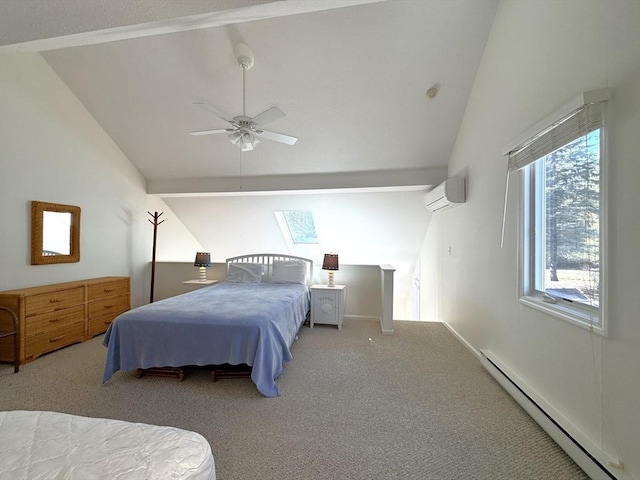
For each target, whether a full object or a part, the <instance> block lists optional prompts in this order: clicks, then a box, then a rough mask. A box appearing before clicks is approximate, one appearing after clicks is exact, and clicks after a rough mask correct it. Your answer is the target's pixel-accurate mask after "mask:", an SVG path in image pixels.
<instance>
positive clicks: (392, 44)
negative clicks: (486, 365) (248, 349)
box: [0, 0, 497, 270]
mask: <svg viewBox="0 0 640 480" xmlns="http://www.w3.org/2000/svg"><path fill="white" fill-rule="evenodd" d="M496 7H497V0H455V1H450V0H387V1H379V0H323V1H319V0H308V1H305V0H284V1H270V0H219V1H212V0H192V1H190V2H176V1H173V0H138V1H131V0H111V1H110V2H103V1H100V0H34V1H30V2H16V1H4V0H3V1H1V2H0V10H1V12H0V13H1V15H0V51H2V50H25V51H39V52H41V53H42V55H43V57H44V58H45V59H46V61H47V62H48V63H49V64H50V65H51V67H52V68H53V69H54V70H55V72H56V73H57V74H58V76H59V77H60V78H61V79H62V80H63V81H64V82H65V83H66V84H67V86H68V87H69V88H70V89H71V90H72V91H73V93H74V94H75V95H76V96H77V98H78V99H79V100H80V101H81V102H82V103H83V104H84V106H85V107H86V108H87V110H88V111H89V112H90V113H91V115H93V117H94V118H95V119H96V120H97V121H98V123H99V124H100V125H101V126H102V128H103V129H104V130H105V131H106V132H107V134H108V135H109V136H110V137H111V138H112V139H113V140H114V141H115V143H116V144H117V145H118V146H119V147H120V149H121V150H122V151H123V152H124V153H125V154H126V155H127V157H128V158H129V159H130V161H131V162H132V163H133V164H134V165H135V166H136V167H137V169H138V170H139V171H140V172H141V174H142V175H143V176H144V177H145V178H146V180H147V186H148V192H149V193H151V194H156V195H160V196H163V197H166V201H167V204H168V205H169V206H170V207H171V208H172V209H173V210H174V211H176V214H177V215H178V216H179V217H180V218H181V220H182V221H183V222H184V223H185V225H186V227H187V228H188V229H189V230H190V231H191V232H192V233H193V234H194V236H195V237H196V238H197V239H198V240H199V241H200V242H201V243H202V244H203V246H207V244H209V243H215V242H213V241H212V239H211V237H210V235H211V232H210V231H208V230H207V231H203V230H202V228H201V227H199V224H198V221H197V218H202V217H203V216H205V217H206V216H207V212H211V211H212V209H214V210H215V209H217V210H220V208H221V206H220V205H221V203H219V202H222V201H223V200H220V199H219V200H218V203H216V200H212V198H216V197H215V196H216V195H219V194H221V193H223V194H226V195H229V194H232V193H234V192H235V193H247V192H265V191H270V192H272V193H275V192H278V193H284V192H285V191H287V192H290V191H300V190H306V191H308V190H311V191H317V190H325V191H327V190H330V191H335V189H345V188H356V189H363V188H367V190H366V191H367V192H371V189H372V188H373V189H376V188H379V187H393V188H394V189H395V190H398V189H400V190H406V191H409V192H413V193H412V194H409V195H406V193H407V192H406V191H405V192H404V193H402V192H397V193H398V194H399V195H400V194H401V193H402V195H401V196H402V198H403V201H405V202H416V200H415V198H417V197H416V195H417V194H416V193H415V192H423V191H424V190H426V189H427V188H429V186H432V185H434V184H437V183H439V182H441V181H442V180H443V179H444V178H445V177H446V172H447V169H446V167H447V162H448V158H449V156H450V154H451V150H452V148H453V145H454V142H455V138H456V134H457V131H458V127H459V125H460V122H461V120H462V116H463V113H464V109H465V106H466V102H467V99H468V97H469V94H470V91H471V88H472V85H473V80H474V78H475V73H476V70H477V68H478V65H479V63H480V60H481V57H482V53H483V50H484V45H485V42H486V39H487V36H488V33H489V30H490V28H491V24H492V21H493V16H494V14H495V10H496ZM238 42H244V43H246V44H248V45H249V47H250V48H251V50H252V51H253V54H254V56H255V64H254V66H253V67H252V68H251V69H250V70H248V71H247V72H246V113H247V115H249V116H254V115H256V114H258V113H260V112H262V111H264V110H266V109H268V108H270V107H272V106H277V107H278V108H279V109H280V110H282V111H283V112H284V113H285V114H286V116H285V117H284V118H282V119H279V120H277V121H274V122H273V123H271V124H269V125H268V129H269V130H273V131H276V132H280V133H285V134H288V135H292V136H295V137H297V138H298V142H297V143H296V144H295V145H293V146H289V145H284V144H280V143H276V142H272V141H269V140H266V139H264V140H262V141H261V142H260V143H259V144H258V145H257V146H256V148H255V150H254V151H251V152H241V151H240V150H239V149H238V147H236V146H235V145H233V144H231V143H230V142H229V140H228V139H227V136H226V135H225V134H217V135H209V136H199V137H198V136H192V135H189V134H188V132H191V131H197V130H208V129H218V128H225V127H228V124H227V123H226V122H224V121H223V120H221V119H219V118H218V117H216V116H215V115H213V114H212V113H210V112H208V111H206V110H204V109H202V108H198V107H197V106H194V105H193V103H194V102H199V101H204V102H207V103H209V104H211V105H213V106H214V107H215V108H217V109H219V110H221V111H222V112H225V113H226V114H227V115H228V116H229V117H232V116H235V115H239V114H241V113H242V108H243V96H242V70H241V68H240V66H239V65H238V62H237V59H236V57H235V55H234V46H235V45H236V44H237V43H238ZM431 87H436V88H437V94H436V95H435V96H434V97H433V98H429V96H427V95H426V92H427V90H428V89H430V88H431ZM387 190H388V188H387ZM357 191H363V190H355V192H357ZM349 192H351V193H353V192H354V190H349ZM391 193H392V192H389V191H387V192H386V193H385V194H386V195H387V196H386V197H385V196H378V197H375V196H370V195H367V196H366V197H362V198H363V201H362V202H361V203H362V204H361V208H367V209H368V210H369V211H370V212H371V214H372V215H374V214H375V215H376V220H375V221H376V222H377V224H378V227H377V228H379V229H389V228H393V229H398V227H400V231H398V232H397V233H396V234H395V235H391V234H385V235H381V236H380V237H381V239H382V240H380V242H381V243H380V244H378V243H376V242H377V240H376V239H375V238H372V237H371V236H369V237H367V238H360V239H358V241H356V242H355V243H356V244H357V243H358V242H360V244H361V245H362V242H365V241H366V242H374V246H373V247H372V250H373V251H377V252H378V253H379V255H378V258H375V259H374V258H371V259H370V262H369V263H396V264H404V263H406V264H407V265H410V264H412V262H415V260H416V257H417V254H418V251H413V252H402V253H400V252H398V250H402V249H397V248H396V247H397V245H396V246H394V247H392V246H390V245H388V244H389V243H393V242H398V243H400V244H402V243H405V244H406V242H407V240H408V244H410V245H412V247H411V248H412V249H415V248H416V247H415V245H417V248H418V249H419V245H420V243H421V241H422V238H423V237H424V232H425V231H426V225H427V224H428V219H427V215H428V212H426V210H421V211H422V212H424V220H421V221H419V222H418V223H419V224H420V225H419V228H415V226H413V225H409V223H411V222H407V225H406V231H405V232H402V223H401V222H400V223H399V219H401V218H404V217H403V215H398V214H397V213H398V212H397V211H396V213H395V214H394V211H392V210H390V209H386V208H380V207H381V206H382V203H381V202H386V201H387V200H385V199H389V198H391V197H389V196H388V195H390V194H391ZM420 195H422V193H420ZM202 196H207V198H206V199H205V200H203V201H202V202H196V201H194V197H195V198H198V197H202ZM257 198H260V197H257ZM327 198H329V197H327ZM342 198H343V199H345V201H346V197H342ZM365 198H366V200H365ZM398 198H400V197H398ZM230 201H231V200H229V199H228V198H227V200H224V202H226V203H227V205H228V202H230ZM236 201H239V200H236ZM244 201H246V200H244ZM260 203H261V202H260V200H257V201H256V202H255V205H254V207H255V208H258V205H260ZM293 203H294V204H295V202H293ZM302 203H303V204H304V202H302ZM356 203H358V202H356ZM262 204H264V202H262ZM289 204H291V202H289ZM313 205H314V208H315V209H316V214H319V215H320V216H321V217H323V218H326V217H327V213H329V212H330V213H331V215H334V216H340V215H341V212H342V210H341V208H340V205H339V204H336V202H331V201H315V202H313ZM394 205H395V203H394ZM276 206H277V205H276ZM396 207H397V208H398V209H403V206H402V204H397V205H396ZM414 208H415V206H413V205H412V206H411V207H407V208H404V210H405V211H406V212H408V211H412V212H413V211H414ZM420 208H422V206H421V205H420ZM199 209H202V210H199ZM323 209H324V210H325V211H323ZM254 210H255V209H254ZM194 212H195V213H194ZM382 212H384V214H383V213H382ZM181 215H182V217H181ZM394 217H395V218H394ZM221 221H222V220H221ZM238 221H241V220H240V219H238ZM226 222H227V227H228V228H231V229H232V230H234V231H235V230H236V229H235V227H233V228H232V227H231V225H229V222H232V220H230V219H227V220H226ZM338 223H343V224H348V223H349V222H345V221H343V220H340V221H339V222H338ZM387 223H388V224H387ZM273 225H274V228H273V231H272V232H271V233H272V234H274V235H279V232H278V230H277V228H276V227H275V220H274V224H273ZM318 233H319V235H320V236H322V235H323V232H318ZM263 234H269V232H263ZM407 235H412V238H409V239H408V238H407ZM324 236H325V237H329V235H328V234H327V232H324ZM420 236H422V237H420ZM216 242H218V243H217V244H215V245H212V246H213V247H214V248H213V249H217V250H218V251H219V250H220V248H221V243H227V244H229V246H228V247H222V248H223V250H224V251H225V252H230V251H232V250H233V249H232V248H231V245H232V244H233V239H232V238H227V239H224V234H223V233H222V232H220V231H217V234H216ZM382 242H384V243H382ZM330 243H335V242H330ZM369 245H371V244H370V243H369ZM274 247H275V245H274ZM247 248H249V247H248V246H247ZM256 249H259V248H257V247H256ZM355 252H357V247H356V250H355V251H354V255H353V256H352V258H353V259H354V260H355V259H356V257H358V258H357V259H358V261H361V262H362V261H366V259H363V258H360V257H361V256H357V255H355ZM390 252H395V253H394V254H391V253H390ZM239 253H247V252H245V251H242V252H236V251H233V252H232V254H239ZM381 258H382V260H380V259H381ZM407 269H409V267H407V268H405V270H407Z"/></svg>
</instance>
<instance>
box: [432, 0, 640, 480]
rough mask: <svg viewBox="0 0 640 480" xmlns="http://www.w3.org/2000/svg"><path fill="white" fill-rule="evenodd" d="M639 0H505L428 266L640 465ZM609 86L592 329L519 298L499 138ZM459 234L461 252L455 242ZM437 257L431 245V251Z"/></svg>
mask: <svg viewBox="0 0 640 480" xmlns="http://www.w3.org/2000/svg"><path fill="white" fill-rule="evenodd" d="M639 25H640V2H638V1H636V0H633V1H625V0H618V1H607V0H575V1H574V0H562V1H553V2H552V1H535V0H520V1H503V2H501V3H500V6H499V8H498V12H497V16H496V20H495V23H494V25H493V28H492V31H491V35H490V38H489V41H488V43H487V47H486V50H485V54H484V58H483V60H482V63H481V66H480V69H479V71H478V75H477V78H476V81H475V84H474V88H473V92H472V95H471V98H470V101H469V103H468V106H467V110H466V114H465V118H464V122H463V124H462V126H461V128H460V131H459V134H458V138H457V141H456V145H455V148H454V152H453V154H452V158H451V161H450V165H449V175H450V176H451V175H453V174H457V173H460V172H463V173H464V174H465V175H466V176H467V179H468V191H467V194H468V201H467V203H466V204H465V205H463V206H461V207H459V208H457V209H454V210H451V211H450V212H444V213H443V214H442V217H440V218H439V221H438V222H432V224H431V227H430V229H434V230H436V231H430V232H429V234H428V235H427V238H425V243H424V246H423V251H422V257H423V267H424V268H425V269H427V270H428V271H424V270H423V272H422V278H423V279H424V278H425V277H426V276H427V275H429V274H432V275H433V274H434V272H433V270H430V269H431V268H433V264H432V263H433V260H434V257H435V262H436V263H437V264H438V266H439V268H440V274H439V279H438V285H437V291H438V292H439V295H440V297H439V300H438V299H434V298H432V297H431V296H430V295H429V293H433V292H428V291H425V292H424V296H423V298H422V303H423V305H430V304H433V302H436V303H437V302H438V301H439V302H440V308H439V313H438V314H439V316H440V317H441V318H442V319H443V320H444V321H445V322H447V323H448V324H449V325H450V326H451V327H452V328H453V329H454V330H455V331H456V332H457V333H459V335H460V336H461V337H462V338H463V339H464V340H465V341H466V342H468V343H469V344H470V345H471V346H472V347H473V348H475V349H480V348H486V349H490V350H491V351H492V352H493V353H494V354H495V355H496V356H497V357H498V358H500V359H501V360H502V361H503V362H504V363H505V364H506V365H508V366H509V367H510V368H511V369H512V370H513V371H514V372H515V373H516V374H517V375H518V376H519V377H520V378H522V379H523V380H524V381H525V382H526V383H527V384H528V385H529V386H531V387H532V388H533V389H535V391H536V392H537V393H538V394H539V395H540V396H541V397H542V398H543V399H544V400H545V401H546V402H548V403H549V404H550V405H551V406H552V408H554V409H556V410H557V411H558V412H559V413H560V414H561V415H562V416H564V417H565V418H566V419H567V421H568V422H570V424H572V425H570V426H571V428H572V429H577V430H578V431H580V432H582V433H583V434H584V435H586V436H587V437H588V438H589V439H590V440H591V441H592V442H593V445H594V448H595V450H596V452H593V453H595V454H596V455H599V458H600V459H603V458H604V459H605V460H606V456H602V455H601V454H600V452H599V451H600V450H602V451H604V452H607V454H608V455H610V457H611V458H613V459H614V460H616V459H620V460H621V461H622V462H624V464H625V469H624V470H616V476H618V478H621V479H622V478H625V479H626V478H635V479H638V478H640V450H639V447H638V445H639V443H638V442H639V441H640V318H639V312H640V303H639V302H640V300H639V299H640V231H639V230H640V162H639V160H638V159H639V157H640V87H639V85H640V27H639ZM602 87H609V88H610V89H611V91H612V94H613V99H612V100H611V101H610V105H609V108H610V113H611V117H610V122H609V125H608V127H609V133H610V137H609V142H610V143H609V156H608V161H609V166H610V175H611V179H610V196H609V210H610V217H609V238H610V246H609V254H610V264H609V271H608V272H606V278H607V281H608V285H609V294H610V297H609V316H608V321H609V327H610V333H609V336H608V337H607V338H603V337H601V336H599V335H597V334H591V333H589V332H587V331H586V330H583V329H580V328H578V327H575V326H572V325H569V324H567V323H565V322H562V321H560V320H558V319H556V318H553V317H550V316H547V315H545V314H542V313H540V312H538V311H535V310H532V309H530V308H528V307H525V306H522V305H520V304H519V303H518V302H517V291H516V285H517V248H516V247H517V236H518V235H517V224H518V221H517V196H518V194H519V182H518V181H517V180H518V179H517V178H514V179H513V180H512V182H511V184H510V191H511V202H510V204H509V209H508V215H507V230H506V236H505V248H503V249H500V228H501V216H502V201H503V195H504V177H505V163H506V160H505V158H503V157H501V156H500V150H501V147H502V146H503V145H504V144H506V143H508V142H509V141H510V140H512V139H513V138H515V137H516V136H518V135H519V134H520V133H521V132H523V131H525V130H526V129H527V128H528V127H530V126H531V125H533V124H535V123H536V122H537V121H539V120H540V119H542V118H544V117H545V116H546V115H547V114H549V113H551V112H553V111H554V110H556V109H557V108H559V107H560V106H562V105H563V104H565V103H566V102H567V101H569V100H571V99H572V98H573V97H575V96H576V95H577V94H578V93H580V92H581V91H585V90H592V89H597V88H602ZM449 246H450V247H451V255H448V254H447V248H448V247H449ZM425 259H430V261H426V260H425Z"/></svg>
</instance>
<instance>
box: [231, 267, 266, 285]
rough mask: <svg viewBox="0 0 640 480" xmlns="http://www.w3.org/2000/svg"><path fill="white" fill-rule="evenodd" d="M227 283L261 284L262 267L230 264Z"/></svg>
mask: <svg viewBox="0 0 640 480" xmlns="http://www.w3.org/2000/svg"><path fill="white" fill-rule="evenodd" d="M227 282H233V283H260V282H262V265H261V264H260V263H230V264H229V270H228V271H227Z"/></svg>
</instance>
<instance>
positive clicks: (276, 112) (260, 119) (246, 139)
mask: <svg viewBox="0 0 640 480" xmlns="http://www.w3.org/2000/svg"><path fill="white" fill-rule="evenodd" d="M234 53H235V54H236V59H237V60H238V64H239V65H240V67H241V68H242V115H237V116H235V117H233V118H232V117H229V116H228V115H225V114H224V113H222V112H220V111H219V110H217V109H216V108H214V107H212V106H211V105H209V104H208V103H204V102H194V104H195V105H199V106H201V107H203V108H206V109H207V110H209V111H210V112H212V113H213V114H214V115H215V116H217V117H218V118H221V119H222V120H224V121H225V122H227V123H228V124H229V125H231V127H233V128H226V129H221V128H218V129H214V130H202V131H198V132H190V134H191V135H211V134H215V133H225V132H226V133H228V135H227V137H228V138H229V141H230V142H231V143H232V144H233V145H235V146H236V147H238V148H240V149H241V150H242V151H243V152H248V151H251V150H253V148H254V147H255V146H256V145H257V144H258V143H259V142H260V140H259V139H258V136H259V137H261V138H266V139H267V140H270V141H274V142H279V143H284V144H285V145H295V143H296V142H297V140H298V139H297V138H296V137H292V136H290V135H285V134H282V133H277V132H272V131H269V130H263V129H262V128H261V127H262V126H263V125H266V124H268V123H271V122H274V121H276V120H279V119H281V118H282V117H284V113H283V112H282V110H280V109H279V108H278V107H275V106H274V107H271V108H269V109H267V110H265V111H264V112H262V113H260V114H258V115H256V116H255V117H248V116H247V115H246V109H245V100H246V86H245V74H246V71H247V70H249V69H250V68H251V67H252V66H253V62H254V58H253V52H252V51H251V49H250V48H249V46H248V45H247V44H246V43H242V42H241V43H238V44H237V45H236V47H235V49H234Z"/></svg>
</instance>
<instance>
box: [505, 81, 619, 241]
mask: <svg viewBox="0 0 640 480" xmlns="http://www.w3.org/2000/svg"><path fill="white" fill-rule="evenodd" d="M609 97H610V94H609V90H608V89H606V88H604V89H600V90H594V91H591V92H584V93H582V94H581V95H579V96H578V97H576V98H574V99H573V100H572V101H571V102H569V103H567V104H566V105H564V106H563V107H562V108H560V109H558V110H557V111H555V112H554V113H552V114H551V115H549V116H548V117H547V118H545V119H544V120H542V121H540V122H538V123H537V124H536V125H535V126H533V127H532V128H530V129H529V130H527V131H526V132H525V133H523V134H522V135H520V136H519V137H518V139H516V140H513V141H511V142H510V143H509V144H508V145H507V146H505V147H504V148H503V149H502V153H503V155H508V157H509V161H508V163H507V175H506V181H505V192H504V205H503V209H502V233H501V235H500V247H502V246H503V245H504V228H505V222H506V215H507V199H508V197H509V175H510V173H511V172H516V171H518V170H521V169H523V168H524V167H526V166H527V165H530V164H532V163H533V162H535V161H536V160H539V159H540V158H542V157H544V156H545V155H548V154H550V153H552V152H554V151H556V150H558V149H559V148H561V147H562V146H564V145H566V144H568V143H570V142H572V141H573V140H575V139H577V138H580V137H582V136H584V135H586V134H587V133H589V132H591V131H593V130H596V129H598V128H600V127H602V124H603V117H604V102H605V101H607V100H608V99H609Z"/></svg>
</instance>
